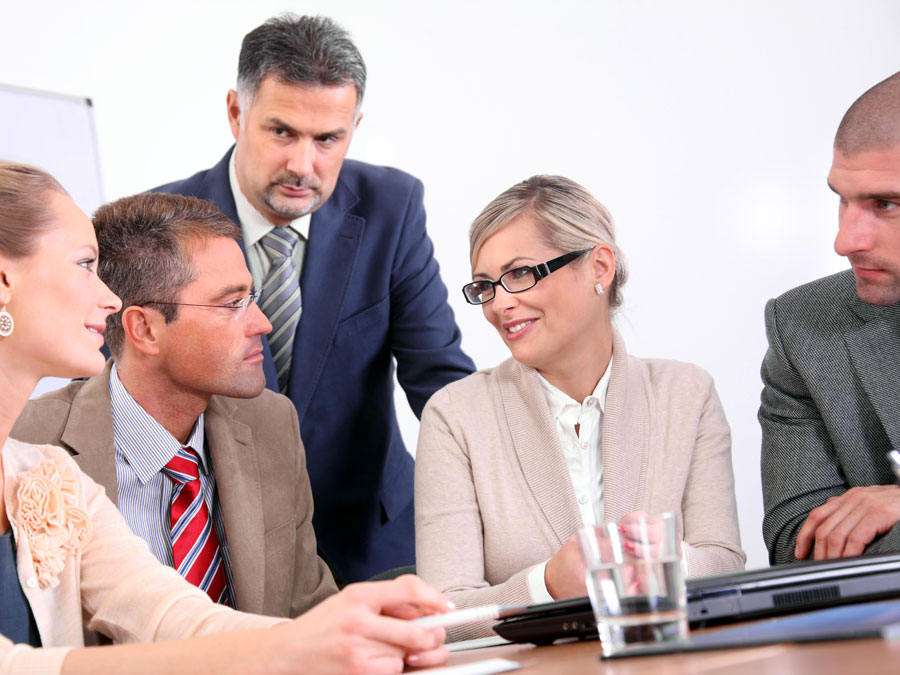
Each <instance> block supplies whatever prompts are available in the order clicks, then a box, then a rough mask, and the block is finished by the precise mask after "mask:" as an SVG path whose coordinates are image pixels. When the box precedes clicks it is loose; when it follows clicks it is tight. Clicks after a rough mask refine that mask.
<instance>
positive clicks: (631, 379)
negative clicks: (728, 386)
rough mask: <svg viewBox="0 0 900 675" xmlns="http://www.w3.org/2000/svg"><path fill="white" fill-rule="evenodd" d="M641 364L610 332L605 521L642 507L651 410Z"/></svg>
mask: <svg viewBox="0 0 900 675" xmlns="http://www.w3.org/2000/svg"><path fill="white" fill-rule="evenodd" d="M641 365H642V364H641V363H640V362H639V361H637V360H636V359H631V358H630V357H629V356H628V353H627V352H626V351H625V344H624V342H623V341H622V338H621V337H620V336H619V334H618V332H615V331H614V332H613V367H612V373H611V374H610V379H609V389H608V390H607V394H606V407H605V409H604V412H603V440H602V441H601V448H602V451H601V453H602V454H601V459H602V462H603V510H604V519H605V520H608V521H614V520H619V519H620V518H621V517H622V516H623V515H625V514H626V513H630V512H631V511H634V510H636V509H639V508H644V501H645V500H646V488H645V486H646V484H647V471H648V466H647V465H648V451H649V444H650V408H649V403H648V401H647V396H646V392H645V387H644V385H643V380H642V367H641Z"/></svg>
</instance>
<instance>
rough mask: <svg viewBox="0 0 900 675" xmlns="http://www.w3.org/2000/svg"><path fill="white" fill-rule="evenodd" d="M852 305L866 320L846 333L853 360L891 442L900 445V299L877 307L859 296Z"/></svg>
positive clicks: (846, 340)
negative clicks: (893, 303)
mask: <svg viewBox="0 0 900 675" xmlns="http://www.w3.org/2000/svg"><path fill="white" fill-rule="evenodd" d="M850 308H851V309H852V310H853V311H854V312H855V313H856V314H857V316H859V317H860V318H861V319H863V321H864V323H863V324H862V325H860V326H859V327H857V328H854V329H852V330H849V331H848V332H847V334H846V335H845V337H844V341H845V343H846V345H847V351H848V352H849V353H850V362H851V363H852V364H853V368H854V370H855V371H856V376H857V377H858V378H859V381H860V383H861V384H862V388H863V390H864V391H865V392H866V395H867V396H868V397H869V401H870V402H871V403H872V407H873V408H875V412H876V414H877V415H878V419H879V420H880V422H881V425H882V427H884V430H885V432H886V433H887V435H888V438H889V439H890V441H891V445H892V446H893V447H895V448H900V406H898V403H900V303H898V304H895V305H891V306H890V307H876V306H875V305H869V304H867V303H864V302H862V301H861V300H859V299H858V298H857V299H854V300H851V301H850Z"/></svg>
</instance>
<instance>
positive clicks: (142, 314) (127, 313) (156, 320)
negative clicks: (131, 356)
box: [122, 305, 165, 356]
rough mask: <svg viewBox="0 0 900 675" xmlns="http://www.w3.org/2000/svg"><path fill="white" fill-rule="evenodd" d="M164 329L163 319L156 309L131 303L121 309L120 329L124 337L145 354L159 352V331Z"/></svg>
mask: <svg viewBox="0 0 900 675" xmlns="http://www.w3.org/2000/svg"><path fill="white" fill-rule="evenodd" d="M164 329H165V319H164V318H163V316H162V314H160V313H159V312H157V311H156V310H153V309H149V308H147V307H140V306H138V305H131V306H130V307H126V308H125V309H123V310H122V330H123V331H124V333H125V339H126V340H127V341H128V343H129V344H131V345H132V346H133V347H134V348H135V349H137V350H138V351H139V352H141V353H142V354H146V355H147V356H155V355H157V354H159V348H160V347H159V341H160V340H159V338H160V333H161V332H162V331H163V330H164Z"/></svg>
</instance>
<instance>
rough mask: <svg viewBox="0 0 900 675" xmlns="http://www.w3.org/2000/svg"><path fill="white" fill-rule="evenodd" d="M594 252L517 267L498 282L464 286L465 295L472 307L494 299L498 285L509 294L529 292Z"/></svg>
mask: <svg viewBox="0 0 900 675" xmlns="http://www.w3.org/2000/svg"><path fill="white" fill-rule="evenodd" d="M593 250H594V247H593V246H591V247H590V248H586V249H584V250H582V251H574V252H572V253H566V254H564V255H561V256H559V257H558V258H554V259H553V260H548V261H547V262H543V263H541V264H540V265H535V266H534V267H532V266H530V265H526V266H524V267H516V268H515V269H511V270H509V271H508V272H504V273H503V274H501V275H500V278H499V279H497V281H491V280H490V279H480V280H478V281H473V282H471V283H468V284H466V285H465V286H463V289H462V291H463V295H464V296H466V302H468V303H469V304H470V305H483V304H484V303H486V302H489V301H491V300H493V299H494V293H495V290H496V288H497V285H498V284H499V285H500V286H503V288H504V289H506V291H507V293H521V292H522V291H527V290H528V289H529V288H533V287H534V285H535V284H537V282H539V281H540V280H541V279H543V278H544V277H546V276H547V275H548V274H552V273H553V272H555V271H556V270H558V269H559V268H560V267H564V266H566V265H568V264H569V263H570V262H572V261H573V260H577V259H578V258H580V257H581V256H583V255H584V254H585V253H587V252H588V251H593Z"/></svg>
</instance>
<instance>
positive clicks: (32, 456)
mask: <svg viewBox="0 0 900 675" xmlns="http://www.w3.org/2000/svg"><path fill="white" fill-rule="evenodd" d="M43 460H51V461H52V462H54V463H55V464H56V465H57V467H58V468H59V469H60V470H61V471H62V472H64V473H65V474H67V475H69V476H72V477H74V478H75V481H76V483H75V485H76V490H75V491H76V494H77V506H78V507H79V508H80V509H81V510H82V511H84V512H86V513H87V516H88V520H89V521H90V523H91V535H90V538H89V540H88V541H87V543H86V544H85V545H84V547H83V548H81V549H80V550H78V551H76V552H75V553H74V554H72V555H69V556H68V557H67V559H66V561H65V566H64V567H63V568H62V571H61V572H60V573H59V583H58V585H56V586H55V587H46V588H41V586H40V584H39V582H38V576H39V575H38V574H36V572H35V563H34V558H33V556H32V551H31V549H30V547H29V543H28V539H27V538H26V537H24V536H21V535H22V533H23V530H21V529H20V528H21V522H20V521H18V519H17V515H18V509H19V504H18V498H17V495H16V493H17V489H18V485H19V481H20V477H21V476H22V474H23V473H24V472H26V471H28V470H29V469H31V468H32V467H34V466H36V465H38V464H39V463H40V462H42V461H43ZM2 461H3V471H4V476H5V482H4V502H5V503H4V507H5V508H6V515H7V517H8V518H9V520H10V523H11V527H12V530H13V534H14V537H15V538H16V565H17V570H18V574H19V582H20V584H21V585H22V589H23V590H24V592H25V596H26V597H27V599H28V602H29V604H30V605H31V611H32V612H33V613H34V618H35V621H36V623H37V627H38V630H39V632H40V635H41V641H42V643H43V645H44V646H43V648H40V649H34V648H32V647H30V646H27V645H14V644H12V643H11V642H10V641H9V640H7V639H6V638H5V637H3V636H2V635H0V673H27V672H41V673H49V672H59V670H60V668H61V666H62V662H63V659H64V658H65V655H66V652H67V651H68V650H69V649H70V648H72V647H80V646H82V645H83V644H84V638H83V630H84V625H83V620H84V621H87V628H88V629H90V630H96V631H99V632H101V633H104V634H105V635H107V636H109V637H111V638H112V639H113V640H114V641H115V642H120V643H122V642H151V641H161V640H175V639H178V638H186V637H191V636H199V635H206V634H210V633H220V632H223V631H226V630H234V629H238V628H259V627H265V626H271V625H273V624H275V623H279V622H280V621H283V619H272V618H268V617H260V616H254V615H251V614H244V613H241V612H235V611H232V610H230V609H228V608H227V607H223V606H221V605H215V604H213V603H212V602H211V601H210V600H209V598H208V597H207V595H206V594H205V593H203V592H201V591H199V590H198V589H197V588H195V587H194V586H191V585H190V584H188V583H187V582H186V581H184V580H183V579H182V578H181V577H180V576H179V575H178V574H177V572H175V571H174V570H173V569H171V568H169V567H165V566H163V565H161V564H160V563H159V562H157V560H156V558H154V557H153V554H152V553H150V550H149V549H148V548H147V545H146V543H144V540H143V539H141V538H139V537H137V536H135V535H134V534H132V533H131V530H130V529H129V528H128V525H127V524H126V523H125V520H124V519H123V518H122V516H121V515H119V512H118V511H117V510H116V507H115V506H114V505H113V503H112V502H111V501H109V499H107V497H106V494H105V492H104V491H103V488H101V487H100V486H98V485H97V484H96V483H94V481H92V480H91V479H90V478H88V477H87V476H86V475H85V474H84V473H82V472H81V471H80V470H79V469H78V466H77V465H76V464H75V462H74V461H73V460H72V459H71V458H70V457H69V455H68V453H67V452H66V451H65V450H62V449H60V448H56V447H53V446H50V445H29V444H27V443H21V442H19V441H16V440H13V439H9V440H7V442H6V445H5V446H4V447H3V450H2Z"/></svg>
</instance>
